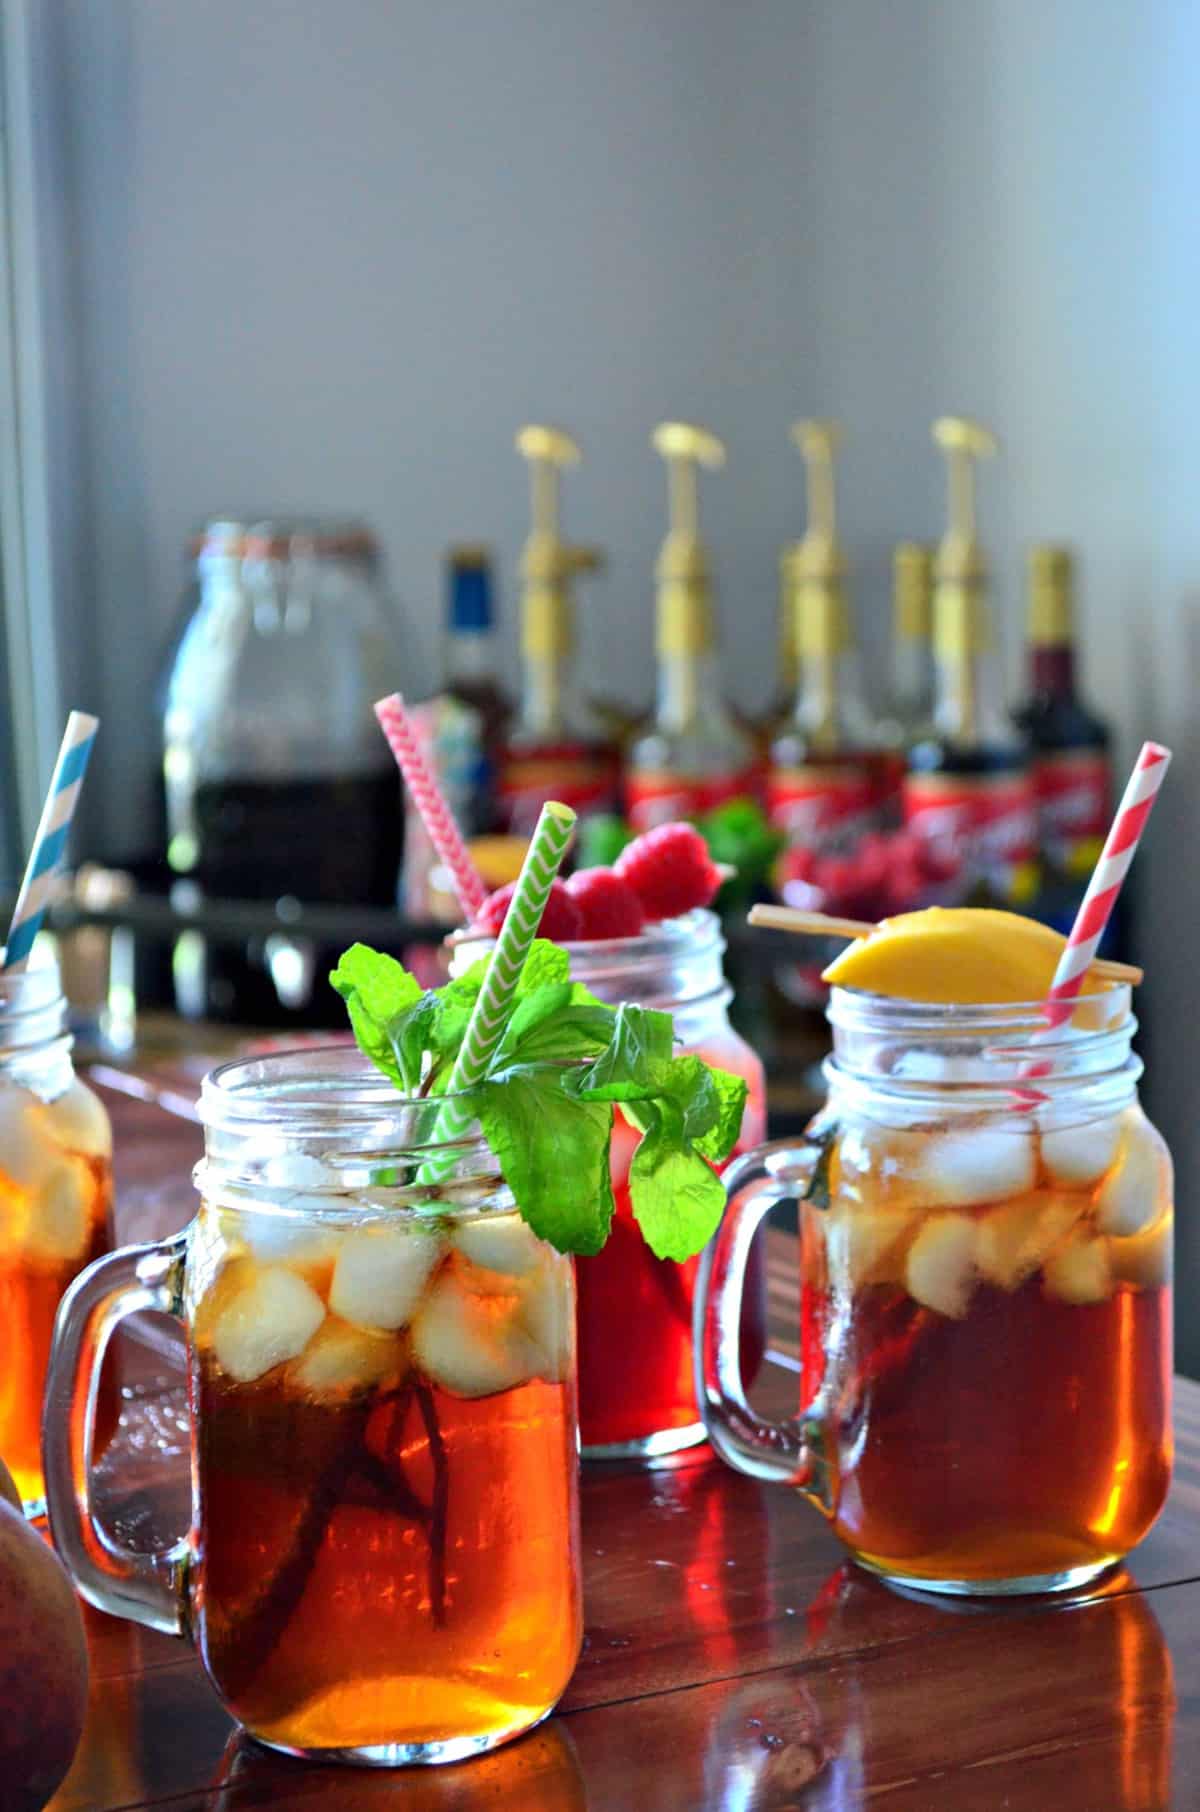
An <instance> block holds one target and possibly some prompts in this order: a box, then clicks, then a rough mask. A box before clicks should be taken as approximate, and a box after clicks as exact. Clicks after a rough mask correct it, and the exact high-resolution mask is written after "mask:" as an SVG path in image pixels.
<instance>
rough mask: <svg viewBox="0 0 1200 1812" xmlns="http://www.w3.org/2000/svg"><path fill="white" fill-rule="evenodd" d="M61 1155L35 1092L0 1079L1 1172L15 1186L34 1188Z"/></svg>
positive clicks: (41, 1181) (41, 1182)
mask: <svg viewBox="0 0 1200 1812" xmlns="http://www.w3.org/2000/svg"><path fill="white" fill-rule="evenodd" d="M61 1155H62V1154H61V1152H60V1151H59V1148H58V1144H57V1142H56V1141H55V1140H54V1139H52V1138H51V1137H50V1136H49V1126H48V1124H47V1120H46V1109H45V1107H44V1106H43V1105H42V1103H41V1102H40V1101H39V1100H38V1098H37V1096H36V1095H34V1094H31V1093H30V1091H29V1090H28V1089H27V1088H21V1087H20V1086H19V1084H17V1083H15V1082H0V1173H2V1174H3V1175H4V1176H5V1177H7V1178H8V1179H9V1181H10V1182H11V1183H13V1184H14V1185H15V1186H16V1187H17V1188H18V1189H37V1188H39V1187H40V1186H41V1185H42V1184H43V1183H44V1182H45V1180H46V1178H47V1177H48V1176H49V1174H50V1172H51V1171H52V1170H53V1168H54V1166H55V1165H56V1164H57V1163H59V1162H60V1161H61Z"/></svg>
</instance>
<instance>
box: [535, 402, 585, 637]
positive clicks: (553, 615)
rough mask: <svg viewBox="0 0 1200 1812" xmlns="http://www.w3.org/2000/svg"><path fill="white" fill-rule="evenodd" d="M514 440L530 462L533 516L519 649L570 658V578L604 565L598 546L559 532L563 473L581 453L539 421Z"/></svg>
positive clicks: (568, 439) (565, 436)
mask: <svg viewBox="0 0 1200 1812" xmlns="http://www.w3.org/2000/svg"><path fill="white" fill-rule="evenodd" d="M516 445H517V452H518V453H520V454H521V456H522V458H523V459H527V460H528V461H529V482H530V493H531V495H530V514H531V518H532V520H531V526H530V531H529V537H528V539H527V541H526V543H525V547H524V550H523V552H522V554H521V569H520V570H521V579H522V582H523V591H522V596H521V652H522V653H523V654H527V655H537V656H548V657H566V656H567V655H569V654H570V653H571V652H572V650H573V649H574V646H575V626H574V622H573V620H572V611H571V589H570V582H571V579H572V578H573V577H574V575H575V574H576V573H580V572H594V571H595V570H596V569H597V568H598V567H599V566H600V565H601V564H602V557H601V555H600V552H599V550H598V549H596V548H583V547H571V546H569V545H568V543H567V542H565V541H564V540H563V538H562V535H561V534H560V532H559V509H558V506H559V479H560V474H561V472H562V470H563V468H564V466H573V465H578V463H579V459H580V452H579V448H578V447H577V446H576V444H575V442H574V441H573V440H572V439H571V437H570V435H569V434H564V433H563V431H562V429H561V428H549V427H545V426H542V425H537V424H531V425H530V426H528V427H525V428H522V429H521V430H520V431H519V433H518V434H517V441H516Z"/></svg>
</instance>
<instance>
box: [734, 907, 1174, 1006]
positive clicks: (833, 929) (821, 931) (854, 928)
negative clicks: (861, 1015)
mask: <svg viewBox="0 0 1200 1812" xmlns="http://www.w3.org/2000/svg"><path fill="white" fill-rule="evenodd" d="M749 916H750V923H751V924H752V925H760V926H761V927H762V928H763V930H765V931H790V932H793V933H795V934H797V935H798V936H801V937H845V938H860V937H870V936H872V934H873V933H874V932H876V931H878V929H879V927H878V925H872V924H871V923H870V922H869V920H867V919H839V918H836V917H835V916H834V915H833V914H832V913H828V912H801V911H799V910H798V908H796V907H795V906H766V905H761V906H752V907H751V908H750V915H749ZM1092 970H1093V972H1094V973H1095V974H1096V975H1099V976H1103V978H1104V980H1105V981H1111V982H1128V983H1129V985H1130V987H1131V988H1136V987H1137V984H1138V983H1139V982H1140V981H1141V980H1142V978H1143V975H1144V974H1145V971H1144V970H1142V969H1139V968H1138V967H1137V966H1136V964H1134V963H1113V962H1109V961H1108V960H1107V959H1106V958H1100V959H1098V960H1097V961H1096V962H1094V963H1093V964H1092Z"/></svg>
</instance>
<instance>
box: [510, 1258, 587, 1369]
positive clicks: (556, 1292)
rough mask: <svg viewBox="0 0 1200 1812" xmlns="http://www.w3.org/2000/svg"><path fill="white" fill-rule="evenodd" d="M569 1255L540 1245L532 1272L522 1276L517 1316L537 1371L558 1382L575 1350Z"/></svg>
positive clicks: (568, 1367) (569, 1366)
mask: <svg viewBox="0 0 1200 1812" xmlns="http://www.w3.org/2000/svg"><path fill="white" fill-rule="evenodd" d="M570 1267H571V1261H570V1259H569V1258H564V1257H562V1255H561V1254H559V1253H557V1252H546V1251H545V1249H544V1248H543V1252H542V1256H541V1262H540V1264H539V1268H538V1270H537V1272H536V1274H535V1275H534V1276H532V1277H530V1278H527V1279H525V1280H524V1283H523V1287H522V1290H521V1306H520V1309H519V1312H518V1313H519V1318H520V1322H521V1326H522V1327H523V1328H524V1330H525V1332H526V1333H527V1334H528V1336H529V1338H530V1340H531V1341H532V1342H533V1346H534V1348H535V1350H536V1352H537V1354H538V1362H537V1375H538V1377H539V1378H544V1379H545V1380H546V1382H547V1384H562V1383H565V1381H566V1379H567V1378H568V1377H569V1376H570V1374H571V1361H572V1358H573V1356H574V1352H575V1310H574V1303H573V1300H572V1291H571V1287H570Z"/></svg>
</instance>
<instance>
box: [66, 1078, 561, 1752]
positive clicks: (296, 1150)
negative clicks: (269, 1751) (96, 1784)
mask: <svg viewBox="0 0 1200 1812" xmlns="http://www.w3.org/2000/svg"><path fill="white" fill-rule="evenodd" d="M438 1112H439V1103H436V1102H430V1101H428V1100H405V1099H403V1098H402V1097H400V1096H399V1095H398V1094H397V1092H396V1090H395V1089H394V1088H392V1086H391V1085H390V1084H389V1083H388V1082H386V1081H385V1080H384V1079H382V1078H381V1077H380V1076H379V1075H378V1073H377V1072H376V1071H375V1070H373V1069H371V1068H370V1066H368V1065H367V1064H366V1062H365V1061H364V1059H362V1058H361V1057H360V1056H359V1054H358V1052H357V1051H344V1052H342V1051H338V1052H331V1051H328V1050H314V1051H306V1052H293V1053H289V1054H286V1055H280V1056H277V1057H270V1058H266V1059H262V1060H259V1061H255V1062H243V1063H234V1064H229V1065H226V1066H225V1067H224V1068H223V1069H219V1070H217V1071H215V1072H214V1073H213V1074H212V1075H211V1076H209V1077H208V1078H207V1080H206V1081H205V1084H204V1090H203V1095H202V1099H201V1114H202V1118H203V1120H204V1125H205V1140H206V1156H205V1159H204V1161H203V1163H202V1164H201V1165H200V1166H199V1167H198V1171H197V1183H198V1186H199V1189H200V1193H201V1198H202V1199H201V1205H200V1210H199V1213H198V1214H197V1216H196V1219H195V1220H194V1221H193V1222H192V1223H191V1225H190V1226H189V1227H188V1228H187V1229H186V1230H185V1232H183V1233H181V1234H179V1235H177V1236H176V1237H175V1238H174V1239H172V1240H168V1241H166V1242H164V1243H163V1244H162V1245H160V1246H145V1247H140V1248H131V1249H129V1250H127V1251H122V1252H118V1253H115V1254H114V1255H113V1256H112V1257H110V1258H108V1259H105V1260H103V1261H102V1262H101V1263H100V1264H98V1265H95V1266H93V1268H92V1269H91V1270H90V1271H89V1272H88V1273H87V1274H86V1275H85V1276H84V1277H82V1278H81V1279H80V1280H79V1282H78V1283H77V1285H76V1286H75V1288H74V1290H73V1291H72V1293H71V1295H70V1296H69V1298H68V1300H67V1302H66V1304H65V1305H64V1309H63V1314H62V1316H61V1317H60V1323H59V1328H58V1332H57V1336H56V1340H55V1347H54V1355H53V1360H52V1370H51V1378H50V1383H49V1388H48V1393H47V1412H46V1435H45V1445H46V1467H47V1495H48V1500H49V1507H50V1521H51V1527H52V1529H53V1533H54V1538H55V1541H56V1543H57V1545H58V1548H59V1551H60V1553H61V1554H62V1556H63V1558H64V1560H65V1561H66V1563H67V1565H68V1566H69V1568H70V1569H71V1571H72V1573H73V1575H74V1577H75V1580H76V1583H77V1584H78V1586H79V1588H80V1590H81V1591H82V1592H83V1594H84V1596H85V1597H87V1598H89V1599H90V1600H91V1601H92V1602H93V1603H95V1604H97V1605H99V1606H100V1607H101V1608H102V1609H104V1610H107V1611H112V1612H115V1613H117V1614H119V1615H121V1614H123V1615H126V1616H132V1617H134V1618H136V1619H138V1620H139V1621H141V1622H144V1623H148V1624H150V1625H151V1626H153V1627H155V1628H158V1629H165V1630H168V1631H171V1632H176V1633H183V1632H186V1633H188V1634H190V1635H191V1636H192V1638H193V1639H194V1641H195V1642H196V1645H197V1647H198V1648H199V1651H200V1655H201V1658H202V1659H203V1662H204V1665H205V1667H206V1669H207V1671H208V1674H209V1677H210V1679H211V1680H212V1683H213V1685H214V1686H215V1688H216V1690H217V1692H218V1694H219V1695H220V1697H221V1698H222V1700H223V1701H224V1703H225V1705H226V1706H227V1708H228V1709H229V1711H230V1713H231V1714H232V1715H233V1716H234V1717H235V1718H236V1719H237V1720H238V1722H239V1723H240V1724H242V1725H243V1726H244V1728H245V1729H246V1730H248V1731H249V1732H250V1734H251V1735H253V1736H255V1737H256V1738H258V1739H259V1740H260V1741H261V1742H265V1743H268V1744H270V1745H273V1746H274V1747H277V1748H281V1749H284V1750H287V1751H289V1752H292V1753H296V1754H304V1755H314V1756H324V1757H325V1758H326V1759H343V1760H351V1761H362V1762H368V1763H375V1764H378V1765H397V1764H401V1763H407V1762H442V1761H452V1760H455V1759H457V1758H460V1757H463V1756H467V1755H472V1754H476V1753H478V1752H480V1751H483V1750H486V1749H491V1748H493V1747H495V1745H496V1744H498V1743H500V1742H503V1741H504V1740H506V1739H507V1738H509V1737H512V1736H515V1735H517V1734H518V1733H519V1732H521V1731H523V1730H526V1729H528V1728H529V1727H530V1726H531V1725H533V1724H536V1723H537V1722H538V1721H539V1720H540V1719H541V1718H543V1717H544V1716H545V1715H546V1713H547V1712H548V1711H549V1710H550V1709H551V1708H552V1706H553V1705H554V1703H555V1702H556V1700H557V1699H558V1697H559V1695H560V1693H561V1692H562V1690H563V1688H564V1686H565V1685H566V1683H567V1680H568V1679H569V1678H570V1675H571V1672H572V1670H573V1668H574V1666H575V1662H576V1659H577V1657H578V1653H579V1647H580V1641H581V1607H580V1584H579V1536H578V1495H577V1483H576V1474H577V1462H576V1455H577V1447H578V1432H577V1425H576V1412H575V1352H574V1300H573V1285H572V1271H571V1262H570V1260H569V1259H566V1258H563V1257H561V1256H560V1254H558V1253H557V1252H555V1251H553V1250H552V1249H551V1248H550V1247H548V1246H545V1245H543V1244H542V1243H541V1241H539V1240H538V1239H537V1238H536V1237H535V1236H534V1235H533V1234H532V1233H531V1232H530V1231H529V1229H528V1228H527V1226H526V1225H525V1223H524V1221H522V1220H521V1219H520V1217H519V1216H518V1215H517V1213H516V1212H515V1210H514V1208H513V1203H512V1197H511V1195H510V1194H509V1192H508V1190H507V1189H506V1187H505V1186H504V1184H503V1182H502V1181H501V1178H500V1175H499V1171H498V1167H497V1165H496V1162H495V1160H494V1158H493V1157H492V1155H491V1153H490V1151H489V1150H488V1147H487V1145H486V1143H485V1142H484V1141H483V1139H482V1138H481V1137H479V1136H478V1135H469V1136H468V1137H466V1138H464V1139H461V1140H458V1141H454V1142H451V1143H446V1142H445V1141H439V1138H438V1134H437V1125H436V1123H437V1116H438ZM140 1308H157V1309H165V1310H168V1311H169V1312H172V1313H174V1314H176V1315H178V1316H179V1317H180V1318H181V1319H182V1320H183V1322H184V1324H185V1327H186V1331H187V1341H188V1354H189V1374H190V1389H189V1401H190V1411H191V1447H192V1479H193V1518H192V1529H191V1532H190V1534H189V1536H188V1537H187V1539H186V1540H185V1541H183V1542H181V1543H179V1544H178V1545H177V1546H176V1547H175V1548H174V1549H172V1550H170V1551H169V1552H168V1553H166V1554H164V1555H157V1556H144V1555H134V1554H131V1553H127V1552H125V1551H123V1550H120V1549H117V1548H115V1547H114V1546H113V1544H112V1542H111V1539H110V1538H108V1537H107V1536H105V1535H103V1534H102V1532H101V1531H100V1530H99V1529H98V1528H97V1526H96V1524H95V1522H94V1520H93V1514H92V1508H91V1502H90V1489H91V1487H90V1467H89V1430H88V1428H87V1427H86V1425H85V1424H86V1420H87V1418H86V1414H85V1415H84V1416H80V1415H79V1414H77V1413H75V1406H76V1405H78V1404H80V1403H86V1402H87V1401H88V1399H89V1392H90V1390H91V1387H92V1379H93V1378H94V1375H95V1370H96V1366H97V1364H98V1363H99V1359H100V1355H101V1351H102V1348H103V1343H104V1339H105V1337H106V1334H107V1332H108V1330H109V1329H111V1327H112V1326H114V1325H115V1324H116V1322H117V1321H119V1320H120V1319H121V1318H122V1317H123V1316H125V1315H127V1314H129V1313H131V1312H132V1311H134V1310H136V1309H140Z"/></svg>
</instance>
